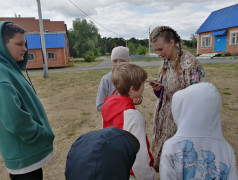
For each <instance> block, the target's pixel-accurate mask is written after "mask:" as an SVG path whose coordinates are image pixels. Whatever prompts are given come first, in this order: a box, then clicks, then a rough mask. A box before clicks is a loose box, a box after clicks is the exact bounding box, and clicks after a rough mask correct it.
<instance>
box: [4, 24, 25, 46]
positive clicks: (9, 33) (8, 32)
mask: <svg viewBox="0 0 238 180" xmlns="http://www.w3.org/2000/svg"><path fill="white" fill-rule="evenodd" d="M25 32H26V30H25V29H23V28H22V27H21V26H19V25H17V24H15V23H12V22H10V23H6V24H5V25H4V26H3V29H2V37H3V40H4V43H5V44H6V43H8V42H9V40H10V39H12V38H13V37H14V35H15V34H16V33H21V34H24V33H25Z"/></svg>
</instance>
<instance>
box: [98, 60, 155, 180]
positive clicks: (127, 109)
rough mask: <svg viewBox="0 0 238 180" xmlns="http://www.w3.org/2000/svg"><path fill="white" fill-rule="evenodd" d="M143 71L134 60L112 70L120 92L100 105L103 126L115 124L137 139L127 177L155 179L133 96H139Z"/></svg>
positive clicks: (143, 77) (113, 79) (142, 83)
mask: <svg viewBox="0 0 238 180" xmlns="http://www.w3.org/2000/svg"><path fill="white" fill-rule="evenodd" d="M146 79H147V73H146V71H145V70H144V69H142V68H141V67H139V66H137V65H135V64H129V63H124V64H121V65H119V66H118V67H117V68H116V69H115V70H114V72H113V75H112V81H113V84H114V86H115V88H116V90H117V91H118V92H119V94H120V95H112V96H109V97H107V98H105V99H104V104H103V106H102V118H103V128H105V127H109V126H115V127H117V128H119V129H123V130H126V131H128V132H130V133H132V134H133V135H134V136H135V137H136V138H137V139H138V140H139V142H140V150H139V152H138V153H137V156H136V160H135V162H134V164H133V166H132V171H131V178H130V179H136V180H140V179H141V180H156V179H157V177H156V172H155V170H154V169H153V167H152V166H153V161H154V160H153V158H152V155H151V153H150V150H149V149H150V147H149V142H148V139H147V135H146V127H145V118H144V117H143V115H142V114H141V113H140V112H139V111H138V110H136V108H135V106H134V103H133V99H134V98H138V97H141V95H142V93H143V91H144V83H145V80H146Z"/></svg>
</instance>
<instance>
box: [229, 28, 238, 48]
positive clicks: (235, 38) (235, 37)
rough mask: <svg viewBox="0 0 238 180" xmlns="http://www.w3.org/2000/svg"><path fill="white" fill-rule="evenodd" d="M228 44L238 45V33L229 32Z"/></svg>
mask: <svg viewBox="0 0 238 180" xmlns="http://www.w3.org/2000/svg"><path fill="white" fill-rule="evenodd" d="M230 44H231V45H238V31H231V35H230Z"/></svg>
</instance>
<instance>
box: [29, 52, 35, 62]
mask: <svg viewBox="0 0 238 180" xmlns="http://www.w3.org/2000/svg"><path fill="white" fill-rule="evenodd" d="M28 61H35V56H34V54H33V53H28Z"/></svg>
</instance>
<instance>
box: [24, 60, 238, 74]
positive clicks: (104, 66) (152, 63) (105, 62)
mask: <svg viewBox="0 0 238 180" xmlns="http://www.w3.org/2000/svg"><path fill="white" fill-rule="evenodd" d="M198 60H199V59H198ZM199 61H200V62H201V63H202V64H213V63H238V60H237V59H200V60H199ZM132 63H134V64H137V65H139V66H142V67H147V66H159V65H160V63H161V61H149V62H145V61H133V62H132ZM95 69H112V63H111V60H110V58H109V57H104V59H103V62H102V63H101V64H99V65H97V66H91V67H83V68H59V69H49V74H50V73H58V72H69V71H87V70H95ZM28 73H29V74H41V73H43V70H40V71H30V70H29V71H28Z"/></svg>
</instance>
